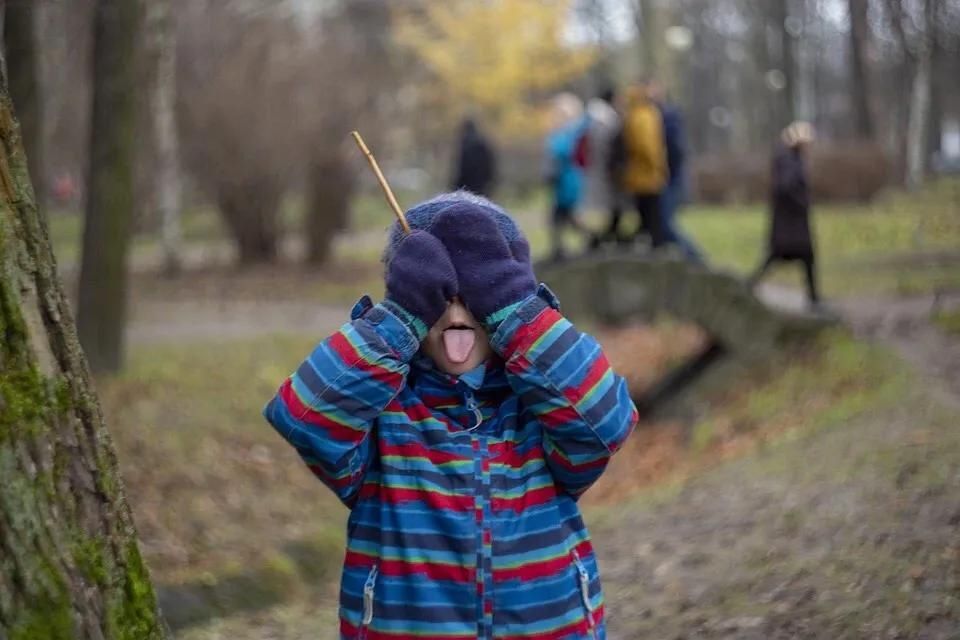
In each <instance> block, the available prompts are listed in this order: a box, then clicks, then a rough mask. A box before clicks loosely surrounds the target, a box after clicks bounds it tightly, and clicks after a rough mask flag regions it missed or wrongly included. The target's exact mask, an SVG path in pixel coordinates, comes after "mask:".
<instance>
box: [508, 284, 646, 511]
mask: <svg viewBox="0 0 960 640" xmlns="http://www.w3.org/2000/svg"><path fill="white" fill-rule="evenodd" d="M552 295H553V294H552V293H550V292H549V290H547V289H546V288H545V287H542V286H541V289H540V292H539V293H538V294H537V295H536V296H533V297H531V298H528V299H527V300H526V301H524V302H523V303H521V304H520V305H518V306H517V308H515V309H514V310H512V311H511V312H509V313H508V314H507V316H506V318H505V319H504V320H503V322H502V323H501V325H500V327H499V328H498V329H497V331H496V333H495V334H494V336H493V339H492V340H491V344H492V345H493V348H494V350H496V351H497V352H498V353H499V354H500V355H501V356H502V357H503V359H504V361H505V363H506V370H507V378H508V380H509V381H510V385H511V387H512V388H513V390H514V391H515V392H516V393H517V394H519V395H520V398H521V402H522V403H523V406H524V408H525V409H526V410H528V411H530V412H532V413H533V415H535V416H536V417H537V419H538V420H539V421H540V424H541V426H542V428H543V446H544V454H545V456H546V460H547V465H548V466H549V468H550V470H551V473H552V474H553V477H554V481H555V482H556V483H557V485H558V487H560V488H561V489H562V490H564V491H566V492H567V493H569V494H570V495H572V496H574V497H578V496H579V495H580V494H582V493H583V492H584V491H586V490H587V489H588V488H589V487H590V485H592V484H593V483H594V482H595V481H596V480H597V478H599V477H600V474H601V473H603V470H604V469H605V468H606V466H607V462H608V461H609V460H610V456H611V455H613V453H614V452H616V451H617V450H618V449H619V448H620V447H621V445H623V443H624V442H625V441H626V439H627V436H629V435H630V432H631V431H632V430H633V427H634V426H635V425H636V423H637V419H638V416H637V409H636V407H635V406H634V404H633V401H632V400H631V399H630V394H629V392H628V389H627V384H626V381H625V380H624V379H623V378H621V377H620V376H618V375H617V374H615V373H614V372H613V370H612V369H611V368H610V364H609V363H608V362H607V358H606V356H605V355H604V354H603V351H602V350H601V349H600V345H599V344H598V343H597V341H596V340H595V339H594V338H593V337H591V336H589V335H587V334H585V333H581V332H579V331H578V330H577V329H576V328H575V327H574V326H573V325H572V324H571V323H570V322H569V321H568V320H567V319H566V318H564V317H563V316H562V315H561V314H560V312H559V311H558V310H557V309H556V308H555V307H554V306H552V305H551V303H550V302H549V301H548V300H547V299H545V298H552Z"/></svg>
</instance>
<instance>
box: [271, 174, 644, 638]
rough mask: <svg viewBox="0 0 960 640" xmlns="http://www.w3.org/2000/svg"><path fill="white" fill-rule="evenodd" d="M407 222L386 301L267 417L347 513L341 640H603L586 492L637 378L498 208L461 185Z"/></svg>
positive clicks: (323, 347)
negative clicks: (549, 282)
mask: <svg viewBox="0 0 960 640" xmlns="http://www.w3.org/2000/svg"><path fill="white" fill-rule="evenodd" d="M406 217H407V221H408V223H409V225H410V227H411V228H412V229H413V231H412V233H410V234H405V233H404V232H403V231H402V230H401V228H400V226H399V225H398V224H397V223H394V225H393V227H392V229H391V231H390V234H389V239H388V244H387V248H386V250H385V251H384V259H383V261H384V264H385V280H386V296H385V299H384V301H383V302H380V303H379V304H376V305H375V304H373V303H372V302H371V301H370V299H369V298H368V297H367V296H364V297H363V298H361V300H360V301H359V302H358V303H357V304H356V306H355V307H354V309H353V312H352V314H351V317H352V320H351V321H350V322H348V323H347V324H345V325H344V326H343V327H342V328H341V329H340V330H339V331H338V332H337V333H335V334H334V335H333V336H331V337H329V338H327V339H326V340H324V341H323V342H321V343H320V345H319V346H317V347H316V349H315V350H314V351H313V353H312V354H311V355H310V356H309V357H308V358H307V359H306V360H305V361H304V362H303V364H301V365H300V367H299V368H298V369H297V370H296V372H294V373H293V374H292V375H291V376H290V377H289V378H288V379H287V380H286V381H285V382H284V383H283V384H282V386H281V387H280V390H279V392H278V393H277V395H276V396H275V397H274V398H273V399H272V400H271V401H270V402H269V404H268V405H267V407H266V408H265V410H264V413H265V415H266V418H267V420H268V421H269V422H270V423H271V424H272V425H273V426H274V427H275V428H276V429H277V431H278V432H279V433H280V435H281V436H283V437H284V438H285V439H286V440H288V441H289V442H290V443H291V444H292V445H293V446H294V447H295V448H296V449H297V451H298V452H299V453H300V455H301V456H302V457H303V459H304V460H305V461H306V463H307V465H308V466H309V468H310V469H311V470H312V471H313V472H314V473H315V474H316V475H317V476H318V477H319V479H320V480H321V481H323V482H324V483H325V484H326V485H327V486H329V487H330V489H332V490H333V492H334V493H335V494H336V495H337V497H338V498H339V499H340V500H341V501H342V502H343V503H344V504H345V505H346V506H347V507H348V508H349V509H350V516H349V520H348V524H347V552H346V556H345V560H344V566H343V572H342V578H341V589H340V637H341V638H343V639H346V638H350V639H355V638H366V637H371V638H381V637H387V636H390V637H394V636H396V637H404V638H412V637H417V638H423V639H424V640H430V639H431V638H433V639H436V640H439V639H440V638H451V637H458V638H461V637H462V638H467V637H470V638H491V637H494V638H501V637H507V636H509V637H517V638H519V637H541V636H542V633H543V631H544V630H545V629H549V630H550V633H549V635H550V637H555V638H560V637H563V638H582V639H584V640H586V639H588V638H590V639H598V638H604V637H606V634H605V622H604V610H603V606H602V602H603V594H602V591H601V587H600V577H599V574H598V569H597V561H596V556H595V553H594V551H593V548H592V545H591V542H590V536H589V533H588V531H587V529H586V527H585V526H584V523H583V519H582V518H581V515H580V510H579V508H578V506H577V499H578V497H579V496H581V495H582V494H583V492H584V491H586V490H587V488H589V487H590V485H592V484H593V483H594V482H595V481H596V480H597V478H598V477H599V476H600V474H601V473H602V471H603V469H604V468H605V466H606V464H607V461H608V460H609V458H610V456H611V455H612V454H613V452H615V451H617V450H618V449H619V448H620V446H621V445H622V444H623V443H624V441H625V440H626V438H627V437H628V435H629V434H630V432H631V430H632V429H633V427H634V425H635V424H636V421H637V411H636V408H635V407H634V405H633V402H632V401H631V400H630V396H629V391H628V389H627V385H626V382H625V381H624V379H623V378H621V377H620V376H618V375H616V374H615V373H613V371H612V370H611V369H610V367H609V364H608V363H607V360H606V358H605V356H604V355H603V352H602V351H601V349H600V346H599V344H598V343H597V342H596V341H595V340H594V338H592V337H590V336H589V335H587V334H585V333H581V332H579V331H578V330H577V329H576V328H575V327H574V326H573V325H572V324H570V322H569V321H567V320H566V319H565V318H564V317H563V316H562V315H561V314H560V312H559V310H558V309H559V306H558V304H557V302H556V299H555V298H554V297H553V294H552V293H550V291H549V290H548V289H547V288H546V287H544V286H542V285H540V286H538V284H537V280H536V279H535V276H534V273H533V267H532V265H531V263H530V248H529V246H528V244H527V241H526V239H525V238H524V237H523V234H522V232H521V231H520V229H519V228H518V227H517V225H516V223H515V222H514V221H513V219H512V218H511V217H510V216H509V214H507V212H506V211H504V210H503V209H502V208H500V207H499V206H497V205H496V204H493V203H492V202H490V201H489V200H486V199H484V198H481V197H479V196H475V195H473V194H469V193H467V192H458V193H452V194H445V195H441V196H438V197H436V198H434V199H433V200H430V201H428V202H425V203H422V204H420V205H417V206H415V207H413V208H412V209H411V210H409V211H408V212H407V216H406ZM368 634H369V635H368Z"/></svg>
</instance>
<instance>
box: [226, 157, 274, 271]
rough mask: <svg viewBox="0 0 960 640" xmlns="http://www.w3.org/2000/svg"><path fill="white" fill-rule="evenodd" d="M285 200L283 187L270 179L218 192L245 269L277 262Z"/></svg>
mask: <svg viewBox="0 0 960 640" xmlns="http://www.w3.org/2000/svg"><path fill="white" fill-rule="evenodd" d="M282 199H283V186H282V185H281V184H279V183H278V182H277V181H276V180H275V179H273V178H272V177H271V176H268V175H261V176H251V177H248V178H245V179H243V180H238V181H236V182H234V183H232V184H227V185H222V186H221V187H220V189H219V190H218V193H217V206H218V207H219V208H220V212H221V213H222V214H223V219H224V220H225V221H226V223H227V227H228V228H229V230H230V234H231V235H232V236H233V238H234V240H235V241H236V243H237V251H238V253H239V261H240V265H241V266H252V265H257V264H268V263H273V262H276V260H277V257H278V256H279V255H280V221H279V217H280V214H279V211H278V210H279V208H280V202H281V200H282Z"/></svg>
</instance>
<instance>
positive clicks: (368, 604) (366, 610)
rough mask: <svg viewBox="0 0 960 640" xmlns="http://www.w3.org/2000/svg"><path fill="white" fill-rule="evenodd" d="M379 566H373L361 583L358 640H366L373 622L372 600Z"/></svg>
mask: <svg viewBox="0 0 960 640" xmlns="http://www.w3.org/2000/svg"><path fill="white" fill-rule="evenodd" d="M379 569H380V565H378V564H374V565H373V566H372V567H370V573H369V575H367V581H366V582H364V583H363V614H362V615H363V617H362V618H360V634H359V635H358V636H357V638H358V640H366V637H367V629H369V628H370V623H371V622H373V598H374V592H375V590H376V586H377V575H378V573H379Z"/></svg>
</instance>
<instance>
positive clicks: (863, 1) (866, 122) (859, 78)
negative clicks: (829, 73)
mask: <svg viewBox="0 0 960 640" xmlns="http://www.w3.org/2000/svg"><path fill="white" fill-rule="evenodd" d="M867 8H868V4H867V0H847V10H848V12H849V15H850V105H851V107H852V109H851V111H852V113H853V120H854V131H855V132H856V135H857V137H858V138H863V139H867V140H872V139H873V132H874V128H873V116H872V115H871V113H870V79H869V73H868V70H867V60H866V58H867V43H868V42H869V38H870V25H869V23H868V22H867Z"/></svg>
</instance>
